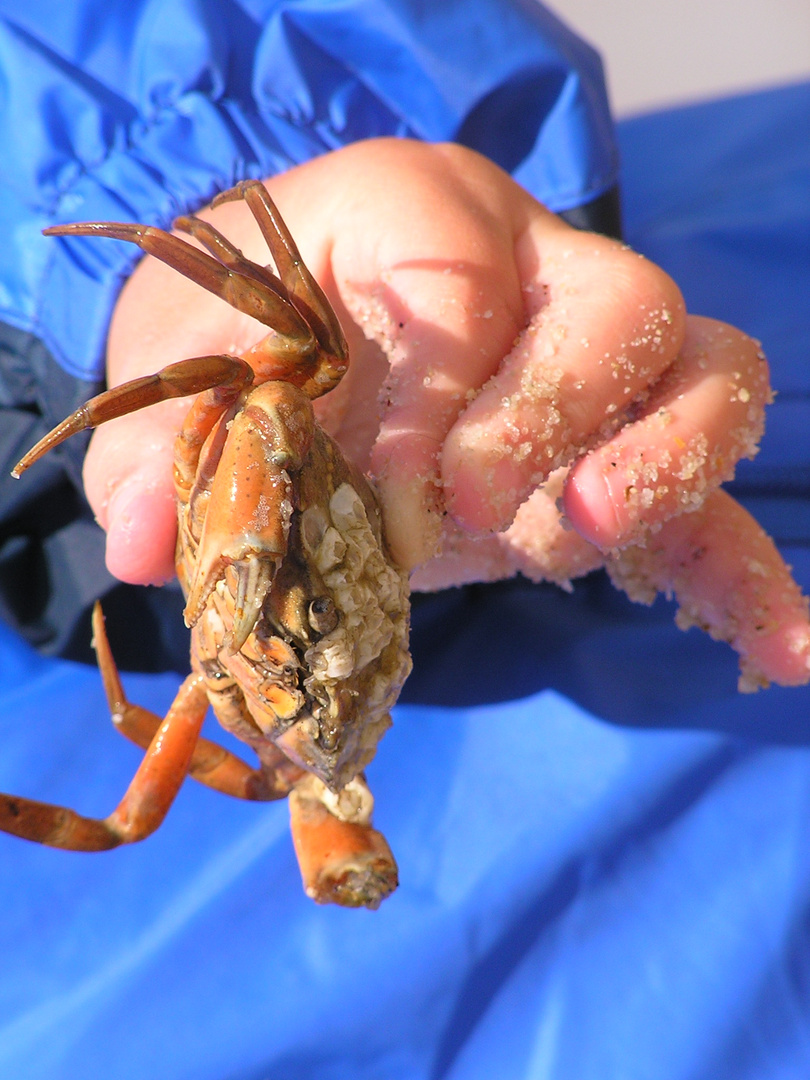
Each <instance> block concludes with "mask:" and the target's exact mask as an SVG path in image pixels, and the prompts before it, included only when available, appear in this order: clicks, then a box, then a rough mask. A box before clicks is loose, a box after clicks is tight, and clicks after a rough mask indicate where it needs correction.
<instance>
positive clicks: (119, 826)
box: [0, 675, 208, 851]
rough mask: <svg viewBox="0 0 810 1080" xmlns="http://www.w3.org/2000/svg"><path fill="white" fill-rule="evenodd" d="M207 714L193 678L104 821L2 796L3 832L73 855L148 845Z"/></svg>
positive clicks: (181, 777)
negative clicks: (146, 841) (142, 842)
mask: <svg viewBox="0 0 810 1080" xmlns="http://www.w3.org/2000/svg"><path fill="white" fill-rule="evenodd" d="M207 708H208V697H207V695H206V692H205V683H204V681H203V678H202V676H201V675H189V676H188V678H187V679H186V680H185V681H184V683H183V685H182V686H181V687H180V690H179V692H178V694H177V697H176V698H175V699H174V702H173V704H172V707H171V708H170V709H169V712H168V715H167V716H166V719H165V720H164V721H162V723H161V724H160V725H159V727H158V730H157V731H156V732H155V735H154V738H153V739H152V741H151V743H150V744H149V749H148V750H147V752H146V754H145V755H144V758H143V761H142V762H141V764H140V766H139V768H138V771H137V772H136V773H135V776H134V777H133V779H132V782H131V784H130V785H129V787H128V789H127V791H126V794H125V795H124V797H123V799H122V800H121V802H120V803H119V804H118V806H117V807H116V808H115V810H113V812H112V813H111V814H110V815H109V817H107V818H104V819H99V818H88V817H84V816H82V815H81V814H77V813H76V812H75V811H74V810H69V809H67V808H65V807H61V806H53V805H52V804H50V803H41V802H36V801H35V800H33V799H25V798H19V797H17V796H13V795H4V794H0V829H2V830H3V831H4V832H7V833H12V834H13V835H14V836H19V837H22V838H23V839H25V840H33V841H35V842H36V843H39V844H47V845H48V846H49V847H57V848H65V849H67V850H69V851H105V850H107V849H108V848H113V847H118V845H119V844H131V843H133V842H134V841H136V840H143V839H144V838H145V837H147V836H149V835H150V834H151V833H153V832H154V831H155V829H157V828H158V826H159V825H160V823H161V822H162V821H163V819H164V817H165V816H166V814H167V813H168V810H169V807H170V806H171V804H172V802H173V801H174V798H175V796H176V795H177V792H178V791H179V790H180V786H181V784H182V783H183V780H184V779H185V777H186V774H187V772H188V767H189V763H190V761H191V757H192V754H193V752H194V746H195V744H196V742H197V738H198V736H199V733H200V727H201V726H202V722H203V718H204V716H205V713H206V710H207Z"/></svg>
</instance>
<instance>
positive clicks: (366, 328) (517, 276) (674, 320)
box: [85, 140, 810, 682]
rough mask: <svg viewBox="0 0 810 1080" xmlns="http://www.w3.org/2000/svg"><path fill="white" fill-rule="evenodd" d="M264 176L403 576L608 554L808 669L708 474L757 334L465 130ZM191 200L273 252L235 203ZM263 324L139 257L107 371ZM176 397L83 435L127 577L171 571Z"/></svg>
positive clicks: (532, 571)
mask: <svg viewBox="0 0 810 1080" xmlns="http://www.w3.org/2000/svg"><path fill="white" fill-rule="evenodd" d="M268 188H269V189H270V191H271V194H272V195H273V198H274V199H275V200H276V202H277V203H278V206H279V209H280V210H281V213H282V214H283V216H284V218H285V220H286V222H287V224H288V226H289V227H290V230H291V232H292V234H293V236H294V237H295V239H296V242H297V243H298V246H299V248H300V250H301V253H302V255H303V257H304V259H305V261H306V262H307V265H308V266H309V268H310V270H311V271H312V272H313V273H314V274H315V276H316V277H317V278H318V279H319V281H320V282H321V284H322V285H323V287H324V288H325V290H326V292H327V294H328V295H329V298H330V300H331V301H332V303H333V304H334V306H335V309H336V311H337V313H338V315H339V317H340V320H341V323H342V324H343V327H344V330H345V332H346V335H347V338H348V340H349V345H350V353H351V358H352V366H351V368H350V371H349V373H348V375H347V376H346V377H345V378H344V380H343V382H342V383H341V384H340V386H339V387H338V388H337V390H335V391H333V392H332V393H331V394H329V395H328V396H327V397H325V398H323V399H320V400H319V402H318V403H317V406H316V407H317V409H318V412H319V414H320V416H321V419H322V421H323V423H324V425H325V426H326V427H327V429H328V430H329V431H330V432H331V433H332V434H333V435H334V436H335V437H336V438H337V439H338V441H339V442H340V443H341V445H342V446H343V448H344V450H345V451H346V452H347V453H348V454H349V455H350V456H351V457H353V458H354V460H355V461H357V462H358V463H359V464H361V465H362V466H363V467H364V468H365V469H367V470H368V471H369V472H370V473H371V475H372V476H373V477H374V478H375V480H376V482H377V485H378V488H379V491H380V494H381V497H382V501H383V507H384V512H385V517H386V525H387V533H388V538H389V542H390V545H391V547H392V550H393V551H394V553H395V555H396V557H397V558H398V560H399V561H400V562H401V563H402V564H403V565H406V566H408V567H409V568H413V567H418V569H417V570H416V572H415V575H414V581H415V584H416V585H417V586H419V585H421V586H423V587H437V586H440V585H449V584H453V583H459V582H462V581H470V580H486V579H494V578H497V577H502V576H508V575H511V574H513V573H515V572H516V570H518V569H520V570H522V571H523V572H524V573H527V574H528V575H529V576H532V577H535V578H540V577H547V578H551V579H553V580H558V581H565V580H567V579H568V578H570V577H573V576H576V575H577V574H579V573H584V572H586V571H587V570H588V569H591V568H593V567H594V566H596V565H601V564H602V563H604V562H605V561H606V560H607V562H608V566H609V569H610V571H611V573H612V574H613V576H614V579H615V580H617V581H619V582H620V583H621V584H623V585H624V586H625V587H627V588H628V590H629V591H630V592H631V594H633V595H635V596H637V598H647V597H648V595H649V593H650V589H653V590H654V589H656V588H657V589H665V590H672V591H675V592H676V593H677V595H678V596H679V599H680V600H681V602H682V604H683V605H684V608H685V609H686V610H687V611H688V613H689V615H690V616H691V617H692V618H694V619H695V620H697V621H699V622H701V624H703V625H706V626H707V628H708V629H710V631H711V632H713V633H715V634H717V635H719V636H723V637H727V638H729V640H732V639H733V643H734V644H735V646H736V647H737V648H738V650H739V651H741V652H742V653H743V656H744V658H745V657H747V661H746V665H747V670H748V675H749V681H751V680H753V681H757V680H758V679H759V677H760V674H764V677H767V678H772V679H775V680H777V681H785V682H799V681H806V680H807V679H808V678H810V670H808V655H809V654H810V635H808V629H807V614H806V610H805V608H804V607H803V602H802V600H801V597H800V595H799V592H798V589H797V588H796V586H795V585H793V583H792V581H791V579H790V576H789V574H788V572H787V570H786V568H785V567H784V564H783V563H782V561H781V559H780V558H779V556H778V553H777V552H776V550H775V548H773V546H772V545H770V544H769V542H767V541H766V540H763V538H762V536H761V535H760V531H759V530H758V527H757V526H756V524H755V523H754V522H753V520H752V519H751V518H750V517H748V515H746V514H745V513H744V512H743V511H741V509H740V508H739V507H737V505H736V504H734V503H733V500H730V499H729V498H728V496H725V495H724V494H723V493H721V492H718V491H716V489H717V487H718V485H719V484H720V483H721V482H722V481H723V480H725V479H728V478H729V477H730V476H731V475H732V473H733V468H734V465H735V463H736V461H737V460H738V459H739V458H740V457H741V456H745V455H747V454H750V453H751V452H752V450H753V447H754V445H755V442H756V440H757V439H758V437H759V435H760V433H761V425H762V414H763V409H764V405H765V403H766V401H767V399H768V396H769V386H768V377H767V367H766V364H765V362H764V360H763V359H762V358H761V356H760V355H759V352H758V349H757V347H756V345H755V344H754V343H753V342H752V341H751V340H750V339H748V338H746V337H745V336H744V335H742V334H740V333H739V332H738V331H735V330H732V329H731V328H729V327H725V326H722V325H721V324H718V323H713V322H710V321H709V320H692V321H688V320H687V319H686V317H685V314H684V310H683V303H682V300H681V297H680V294H679V292H678V290H677V288H676V286H675V285H674V284H673V282H672V281H671V280H670V279H669V278H668V277H667V276H666V275H665V274H664V273H663V272H662V271H660V270H659V269H657V268H656V267H655V266H653V265H652V264H650V263H648V262H647V261H645V260H644V259H642V258H641V257H639V256H638V255H636V254H634V253H633V252H631V251H628V250H627V249H625V248H623V247H622V246H621V245H619V244H617V243H615V242H612V241H610V240H607V239H604V238H602V237H598V236H594V235H591V234H586V233H580V232H576V231H575V230H573V229H570V228H569V227H568V226H566V225H565V224H563V223H562V222H561V221H560V220H559V219H558V218H556V217H555V216H554V215H552V214H551V213H549V212H548V211H547V210H545V209H544V208H543V207H541V206H540V205H539V204H538V203H537V202H536V201H535V200H534V199H532V198H531V197H530V196H529V195H527V194H526V193H525V192H524V191H523V190H522V189H521V188H520V187H519V186H518V185H517V184H515V183H514V182H513V181H512V180H511V179H510V178H509V177H508V176H507V175H506V174H505V173H503V172H501V170H499V169H498V168H496V167H495V166H494V165H492V164H491V163H490V162H488V161H487V160H486V159H484V158H481V157H479V156H478V155H476V154H473V153H472V152H470V151H467V150H464V149H462V148H460V147H454V146H443V147H438V146H428V145H425V144H420V143H413V142H407V141H404V140H374V141H370V142H366V143H358V144H356V145H354V146H352V147H349V148H347V149H345V150H341V151H339V152H336V153H334V154H330V155H327V156H325V157H322V158H319V159H316V160H314V161H312V162H310V163H309V164H307V165H304V166H301V167H299V168H296V169H293V170H291V171H290V172H288V173H286V174H284V175H282V176H278V177H275V178H273V179H272V180H270V181H268ZM201 216H203V217H206V218H207V219H208V220H210V221H212V222H214V223H215V224H216V225H217V227H218V228H219V229H220V230H221V231H222V232H224V233H225V234H226V235H227V236H228V237H229V238H230V239H231V240H232V241H233V242H234V243H235V244H236V245H237V246H238V247H240V248H241V249H242V250H243V251H244V253H245V254H246V255H247V256H248V257H249V258H252V259H254V260H256V261H259V262H266V261H267V260H268V255H267V252H266V249H264V245H263V242H262V240H261V237H260V234H259V232H258V229H257V228H256V226H255V223H254V222H253V220H252V218H251V217H250V214H249V211H248V210H247V208H246V207H245V206H244V205H243V204H240V203H229V204H225V205H223V206H221V207H219V208H217V209H216V210H214V211H207V212H205V213H204V214H203V215H201ZM264 332H265V330H264V328H263V327H261V326H260V325H259V324H258V323H255V322H253V321H252V320H251V319H249V318H247V317H246V316H244V315H241V314H240V313H239V312H237V311H235V310H234V309H232V308H230V307H229V306H227V305H226V304H224V303H223V302H222V301H221V300H219V299H217V298H216V297H213V296H211V295H209V294H208V293H206V292H204V291H203V290H202V289H200V288H199V287H198V286H196V285H194V284H192V283H190V282H188V281H186V280H184V279H183V278H181V277H180V276H179V275H178V274H176V273H175V272H174V271H172V270H170V269H169V268H168V267H166V266H164V265H163V264H161V263H158V262H156V261H155V260H153V259H151V258H147V259H144V261H143V262H142V263H141V264H140V265H139V266H138V268H137V270H136V271H135V273H134V274H133V276H132V278H131V279H130V281H129V282H128V283H127V286H126V287H125V289H124V291H123V293H122V295H121V298H120V301H119V303H118V306H117V308H116V312H115V316H114V320H113V325H112V329H111V334H110V341H109V353H108V373H109V383H110V385H115V384H117V383H119V382H123V381H125V380H126V379H130V378H133V377H135V376H137V375H142V374H146V373H151V372H153V371H156V370H157V369H159V368H160V367H162V366H164V365H166V364H168V363H172V362H174V361H176V360H179V359H183V358H185V357H187V356H194V355H200V354H204V353H216V352H226V353H235V352H236V353H238V352H242V351H244V350H245V349H247V348H248V347H249V346H250V345H252V344H254V343H255V342H256V341H257V340H258V339H259V338H260V337H261V336H263V334H264ZM186 408H187V402H176V401H174V402H168V403H165V404H163V405H160V406H155V407H153V408H152V409H149V410H148V411H146V412H143V413H137V414H134V415H132V416H129V417H126V418H124V419H122V420H118V421H114V422H111V423H109V424H107V425H105V426H104V427H103V428H101V429H99V431H98V432H96V434H95V435H94V438H93V441H92V443H91V447H90V451H89V452H88V455H87V460H86V466H85V482H86V486H87V493H88V497H89V498H90V501H91V503H92V505H93V507H94V509H95V511H96V513H97V515H98V518H99V521H100V522H101V524H102V525H103V526H104V527H105V528H106V529H107V531H108V541H107V560H108V565H109V568H110V570H111V571H112V572H113V573H114V574H116V575H117V576H119V577H121V578H123V579H124V580H127V581H134V582H149V581H156V580H162V579H166V578H168V577H169V576H171V575H172V574H173V572H174V568H173V557H174V537H175V529H176V524H175V511H174V499H173V488H172V443H173V439H174V435H175V433H176V431H177V430H178V428H179V425H180V423H181V420H182V417H183V415H184V413H185V411H186ZM549 477H550V478H551V479H550V481H549V483H548V484H547V485H546V488H545V489H544V490H540V488H541V486H542V485H543V484H544V483H545V481H546V480H547V478H549ZM713 491H714V492H715V493H714V494H709V493H710V492H713ZM707 496H708V499H707ZM527 500H528V501H527ZM558 500H561V505H562V506H563V507H564V510H565V516H566V518H567V520H568V522H570V523H571V524H573V526H574V528H575V530H576V531H575V532H573V531H566V530H565V529H564V527H563V524H562V522H561V520H560V517H559V513H558V510H557V505H556V504H557V501H558ZM704 500H706V501H705V504H704ZM730 505H731V506H733V507H734V510H733V512H732V511H731V510H729V506H730ZM701 506H703V509H702V510H701V509H698V510H697V512H695V513H692V514H690V515H689V516H688V517H683V516H682V515H683V514H684V512H685V511H690V510H691V511H695V509H696V507H701ZM519 508H520V510H519ZM718 508H719V509H718ZM732 519H733V520H734V528H733V529H731V530H729V529H723V527H722V526H723V523H724V522H727V521H729V520H732ZM651 530H652V535H651ZM648 537H650V542H649V543H646V544H645V540H646V539H647V538H648ZM634 541H641V542H642V545H641V546H635V547H634V546H631V547H629V548H628V547H627V545H628V544H630V545H632V543H633V542H634ZM619 547H621V548H623V549H625V550H624V552H623V554H622V555H620V556H618V557H614V556H612V555H608V554H607V553H608V552H610V551H611V550H613V549H616V548H619ZM697 551H700V552H701V556H702V557H701V559H700V560H697V557H696V555H695V552H697ZM708 566H711V572H710V573H706V572H705V568H706V567H708ZM763 566H764V568H765V571H766V572H765V573H764V574H763V572H762V568H763ZM763 607H764V609H766V614H767V617H766V618H763V614H762V612H763ZM754 608H756V611H755V610H754ZM763 626H764V627H765V629H764V630H763V629H762V627H763Z"/></svg>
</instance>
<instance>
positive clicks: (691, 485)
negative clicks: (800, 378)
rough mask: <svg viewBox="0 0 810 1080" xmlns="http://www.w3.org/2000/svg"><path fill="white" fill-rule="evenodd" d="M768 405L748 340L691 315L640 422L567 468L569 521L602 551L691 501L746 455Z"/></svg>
mask: <svg viewBox="0 0 810 1080" xmlns="http://www.w3.org/2000/svg"><path fill="white" fill-rule="evenodd" d="M769 400H770V386H769V381H768V365H767V363H766V361H765V358H764V357H763V355H762V353H761V351H760V348H759V345H758V343H757V342H755V341H753V340H752V339H751V338H749V337H746V335H745V334H743V333H741V332H740V331H738V330H735V329H734V328H733V327H730V326H726V325H724V324H723V323H718V322H714V321H713V320H710V319H702V318H695V317H691V318H690V319H689V320H688V323H687V333H686V338H685V341H684V344H683V347H682V349H681V352H680V355H679V357H678V359H677V361H676V362H675V363H674V364H673V365H672V367H671V368H670V369H669V370H668V371H667V372H666V374H665V375H664V377H663V378H662V379H661V380H660V382H659V383H658V385H657V386H656V387H654V389H653V391H652V393H651V395H650V397H649V399H648V401H647V402H646V403H645V405H644V406H643V409H642V413H641V418H640V419H639V420H638V421H636V422H635V423H632V424H629V425H628V426H627V427H624V428H622V430H621V431H619V432H618V433H617V434H616V435H615V436H614V437H613V438H612V439H611V440H610V441H609V442H608V443H606V444H605V445H604V446H601V447H599V448H598V449H596V450H594V451H592V452H591V453H590V454H588V455H587V456H586V457H585V458H583V459H582V460H581V461H579V462H577V464H576V465H575V466H574V468H573V469H572V470H571V475H570V478H569V480H568V483H567V485H566V490H565V496H564V504H565V512H566V515H567V516H568V519H569V521H570V522H571V523H572V525H573V526H574V528H576V529H577V531H578V532H579V533H581V535H582V536H584V537H585V538H586V539H588V540H590V541H591V543H593V544H597V545H598V546H599V547H602V548H612V547H618V546H621V545H623V544H625V543H627V542H628V541H629V540H631V539H633V538H636V537H638V536H640V535H641V534H643V533H644V532H646V531H647V530H649V528H650V527H652V526H656V525H659V524H660V523H661V522H663V521H666V520H667V519H668V518H670V517H672V516H673V515H675V514H679V513H682V512H683V511H684V510H689V509H692V508H694V507H695V506H697V505H700V503H701V502H703V500H704V499H705V498H706V495H707V494H708V492H709V491H711V490H712V489H714V488H716V487H717V486H719V484H720V483H722V482H723V481H725V480H729V479H731V477H732V476H733V475H734V469H735V466H736V464H737V462H738V461H739V460H740V458H741V457H753V456H754V454H755V453H756V448H757V443H758V441H759V439H760V437H761V435H762V430H763V426H764V413H765V405H766V404H767V403H768V401H769Z"/></svg>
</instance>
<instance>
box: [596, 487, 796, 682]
mask: <svg viewBox="0 0 810 1080" xmlns="http://www.w3.org/2000/svg"><path fill="white" fill-rule="evenodd" d="M606 565H607V568H608V572H609V574H610V576H611V578H612V580H613V581H614V583H615V584H616V585H617V586H618V587H619V588H622V589H624V590H625V592H627V594H628V595H629V596H630V598H631V599H633V600H638V601H641V602H642V603H651V602H652V600H653V599H654V597H655V594H656V592H664V593H668V594H670V595H673V594H674V596H675V597H676V599H677V600H678V603H679V604H680V610H679V612H678V617H677V621H678V625H679V626H681V627H682V628H683V629H686V628H687V627H690V626H698V627H700V628H702V629H704V630H706V631H708V633H709V634H711V636H712V637H713V638H716V639H718V640H720V641H727V642H729V643H730V644H731V645H732V646H733V648H734V649H735V650H736V651H737V652H738V653H739V654H740V669H741V675H740V684H739V685H740V689H741V690H756V689H757V688H758V687H760V686H767V685H768V683H769V682H775V683H778V684H780V685H782V686H799V685H802V684H804V683H806V682H809V681H810V621H808V603H807V599H806V598H805V597H803V596H802V594H801V590H800V589H799V586H798V585H797V584H796V582H795V581H794V580H793V578H792V577H791V574H790V571H789V569H788V567H787V566H786V565H785V563H784V561H783V559H782V557H781V555H780V554H779V552H778V550H777V548H776V546H775V544H774V543H773V541H772V540H771V538H770V537H769V536H768V534H767V533H766V532H765V531H764V530H763V529H762V528H760V526H759V525H758V524H757V522H756V521H755V520H754V519H753V518H752V517H751V515H750V514H749V513H748V512H747V511H746V510H745V509H743V507H742V506H740V504H739V503H738V502H736V501H735V500H734V499H733V498H732V497H731V496H730V495H728V494H727V493H726V492H724V491H722V490H719V489H718V490H717V491H714V492H712V494H711V495H710V496H709V497H708V499H707V500H706V502H705V503H704V505H703V506H702V507H701V508H700V510H698V511H696V512H694V513H692V514H682V515H681V516H680V517H677V518H673V519H671V520H670V521H668V522H667V523H666V524H665V525H664V526H663V528H662V529H661V530H660V531H659V532H658V533H656V534H655V535H654V536H651V537H648V539H647V541H646V543H645V544H643V545H633V546H631V547H628V548H625V549H624V550H623V551H621V552H618V553H617V554H616V555H614V556H613V557H612V558H610V559H609V560H608V562H607V564H606Z"/></svg>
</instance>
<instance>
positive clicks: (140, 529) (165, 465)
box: [84, 401, 188, 585]
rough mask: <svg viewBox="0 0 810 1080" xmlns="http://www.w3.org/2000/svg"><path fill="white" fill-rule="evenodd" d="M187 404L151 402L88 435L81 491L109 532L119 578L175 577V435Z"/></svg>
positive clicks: (111, 564) (110, 559)
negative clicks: (173, 469) (173, 471)
mask: <svg viewBox="0 0 810 1080" xmlns="http://www.w3.org/2000/svg"><path fill="white" fill-rule="evenodd" d="M187 409H188V402H187V401H184V402H175V401H173V402H165V403H164V404H162V405H155V406H152V407H151V408H150V409H148V410H146V411H145V412H142V413H134V414H133V415H131V416H126V417H122V418H121V419H119V420H114V421H110V423H109V424H106V425H104V427H101V428H99V429H98V430H97V431H96V432H95V434H94V435H93V438H92V439H91V440H90V446H89V448H88V451H87V456H86V458H85V464H84V484H85V491H86V493H87V498H88V500H89V502H90V505H91V507H92V508H93V512H94V513H95V515H96V518H97V520H98V522H99V524H100V525H101V526H102V528H103V529H105V530H106V532H107V567H108V569H109V571H110V573H111V574H113V575H114V576H115V577H117V578H119V579H120V580H121V581H128V582H131V583H132V584H136V585H152V584H162V583H163V582H165V581H168V580H169V579H170V578H172V577H173V576H174V572H175V570H174V549H175V541H176V537H177V511H176V509H175V497H174V485H173V482H172V464H173V456H174V437H175V433H176V432H177V431H178V430H179V426H180V424H181V423H182V419H183V416H184V414H185V412H186V411H187Z"/></svg>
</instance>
